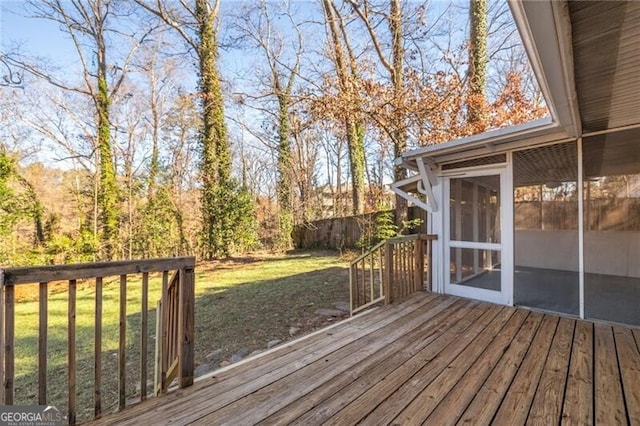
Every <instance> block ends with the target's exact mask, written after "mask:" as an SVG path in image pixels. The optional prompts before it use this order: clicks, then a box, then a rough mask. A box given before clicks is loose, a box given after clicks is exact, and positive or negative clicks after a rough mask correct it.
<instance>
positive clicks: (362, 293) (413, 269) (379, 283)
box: [349, 234, 436, 315]
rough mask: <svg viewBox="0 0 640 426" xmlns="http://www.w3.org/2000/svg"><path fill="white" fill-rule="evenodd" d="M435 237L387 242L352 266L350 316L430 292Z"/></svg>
mask: <svg viewBox="0 0 640 426" xmlns="http://www.w3.org/2000/svg"><path fill="white" fill-rule="evenodd" d="M435 239H436V236H435V235H424V234H414V235H405V236H402V237H396V238H390V239H388V240H385V241H382V242H380V243H379V244H377V245H376V246H374V247H373V248H372V249H371V250H369V251H368V252H366V253H364V254H363V255H361V256H359V257H358V258H356V259H355V260H353V261H352V262H351V265H350V267H349V295H350V301H351V314H352V315H353V314H354V313H357V312H359V311H361V310H364V309H366V308H368V307H370V306H373V305H375V304H378V303H381V302H384V303H385V304H389V303H393V302H396V301H399V300H402V299H403V298H405V297H406V296H408V295H410V294H412V293H415V292H418V291H424V290H427V291H430V290H431V270H432V268H431V245H432V241H433V240H435Z"/></svg>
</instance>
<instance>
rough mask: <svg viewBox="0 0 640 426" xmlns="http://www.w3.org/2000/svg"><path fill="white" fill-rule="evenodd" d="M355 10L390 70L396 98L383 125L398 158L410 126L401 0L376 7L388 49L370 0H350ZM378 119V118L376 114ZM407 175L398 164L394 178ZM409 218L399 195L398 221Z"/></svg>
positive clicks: (402, 177) (385, 67)
mask: <svg viewBox="0 0 640 426" xmlns="http://www.w3.org/2000/svg"><path fill="white" fill-rule="evenodd" d="M347 1H348V2H349V4H350V5H351V8H352V9H353V11H354V12H355V13H356V14H357V15H358V17H359V18H360V20H361V22H362V23H363V24H364V26H365V28H366V30H367V33H368V34H369V38H370V39H371V43H372V44H373V47H374V50H375V52H376V55H377V57H378V59H379V61H380V64H381V65H382V66H383V68H384V69H385V70H386V71H387V74H388V76H389V80H390V82H391V87H392V91H393V95H392V96H393V98H392V104H391V106H390V107H391V120H390V121H389V122H387V123H381V122H379V121H378V124H382V125H383V129H384V130H385V132H386V134H387V135H388V137H389V138H390V140H391V142H392V144H393V153H394V156H395V157H399V156H400V155H401V154H402V153H403V152H404V151H405V150H406V149H407V126H406V115H405V112H404V110H403V105H404V102H405V70H404V61H405V58H404V56H405V51H404V44H403V43H404V38H403V22H402V8H401V5H400V0H390V2H389V9H388V11H383V10H376V12H375V14H376V15H380V16H382V19H383V20H384V21H386V23H387V27H388V33H389V37H390V40H391V43H390V48H389V49H387V51H385V49H384V48H383V44H382V42H381V40H380V36H379V34H378V31H379V30H378V27H377V25H378V24H379V22H376V21H374V18H373V16H372V15H373V13H372V11H371V4H370V1H369V0H363V1H362V2H357V1H355V0H347ZM374 118H375V117H374ZM405 177H406V169H405V168H404V167H402V166H399V165H398V166H395V167H394V173H393V178H394V180H396V181H399V180H402V179H404V178H405ZM406 219H407V201H406V200H405V199H404V198H402V197H400V196H396V221H397V222H398V224H401V223H402V222H403V221H404V220H406Z"/></svg>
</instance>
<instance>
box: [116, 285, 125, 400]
mask: <svg viewBox="0 0 640 426" xmlns="http://www.w3.org/2000/svg"><path fill="white" fill-rule="evenodd" d="M119 338H120V341H119V344H118V409H120V410H122V409H124V408H125V406H126V404H127V400H126V384H127V371H126V366H127V364H126V350H127V276H126V275H120V324H119Z"/></svg>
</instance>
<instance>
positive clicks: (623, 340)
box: [92, 293, 640, 425]
mask: <svg viewBox="0 0 640 426" xmlns="http://www.w3.org/2000/svg"><path fill="white" fill-rule="evenodd" d="M639 348H640V330H638V329H637V328H626V327H623V326H618V325H616V326H612V325H609V324H603V323H595V324H594V323H592V322H588V321H582V320H576V319H573V318H564V317H563V318H561V317H559V316H555V315H550V314H544V313H540V312H531V311H527V310H522V309H517V308H511V307H504V306H498V305H492V304H489V303H484V302H477V301H471V300H467V299H461V298H456V297H450V296H444V295H436V294H422V293H421V294H418V295H414V296H412V297H410V298H409V299H408V300H406V301H405V302H403V303H401V304H396V305H392V306H387V307H383V308H379V309H376V310H374V311H373V312H368V313H365V314H362V315H359V316H356V317H354V318H352V319H350V320H348V321H345V322H343V323H339V324H336V325H335V326H333V327H332V328H330V329H327V330H323V331H321V332H318V333H315V334H314V335H312V336H310V337H307V338H303V339H300V340H297V341H294V342H291V343H288V344H286V345H283V346H282V347H279V348H275V349H273V350H271V351H268V352H267V353H265V354H262V355H259V356H258V357H256V358H253V359H250V360H246V361H244V362H242V363H240V364H238V365H235V366H230V367H228V368H226V369H224V370H221V371H218V372H214V373H213V374H212V375H210V376H207V377H205V378H202V379H200V380H197V381H196V383H195V384H194V386H192V387H190V388H186V389H181V390H177V391H173V392H170V393H169V394H167V395H164V396H161V397H159V398H152V399H149V400H147V401H145V402H142V403H140V404H138V405H136V406H134V407H130V408H128V409H126V410H124V411H122V412H120V413H114V414H110V415H106V416H104V417H103V418H102V419H98V420H96V421H94V422H92V423H94V424H96V425H99V424H119V425H120V424H123V425H126V424H130V425H134V424H135V425H139V424H172V425H183V424H202V425H217V424H233V425H249V424H262V425H272V424H278V425H279V424H301V425H309V424H335V425H343V424H356V423H362V424H367V425H369V424H383V425H386V424H420V423H422V424H442V425H453V424H505V425H520V424H558V423H562V424H602V425H606V424H626V423H629V424H640V350H639Z"/></svg>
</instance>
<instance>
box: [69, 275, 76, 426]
mask: <svg viewBox="0 0 640 426" xmlns="http://www.w3.org/2000/svg"><path fill="white" fill-rule="evenodd" d="M68 322H69V327H68V339H67V345H68V347H67V352H68V358H69V368H68V370H67V371H68V374H69V395H68V396H69V424H71V425H74V424H76V280H69V309H68Z"/></svg>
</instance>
